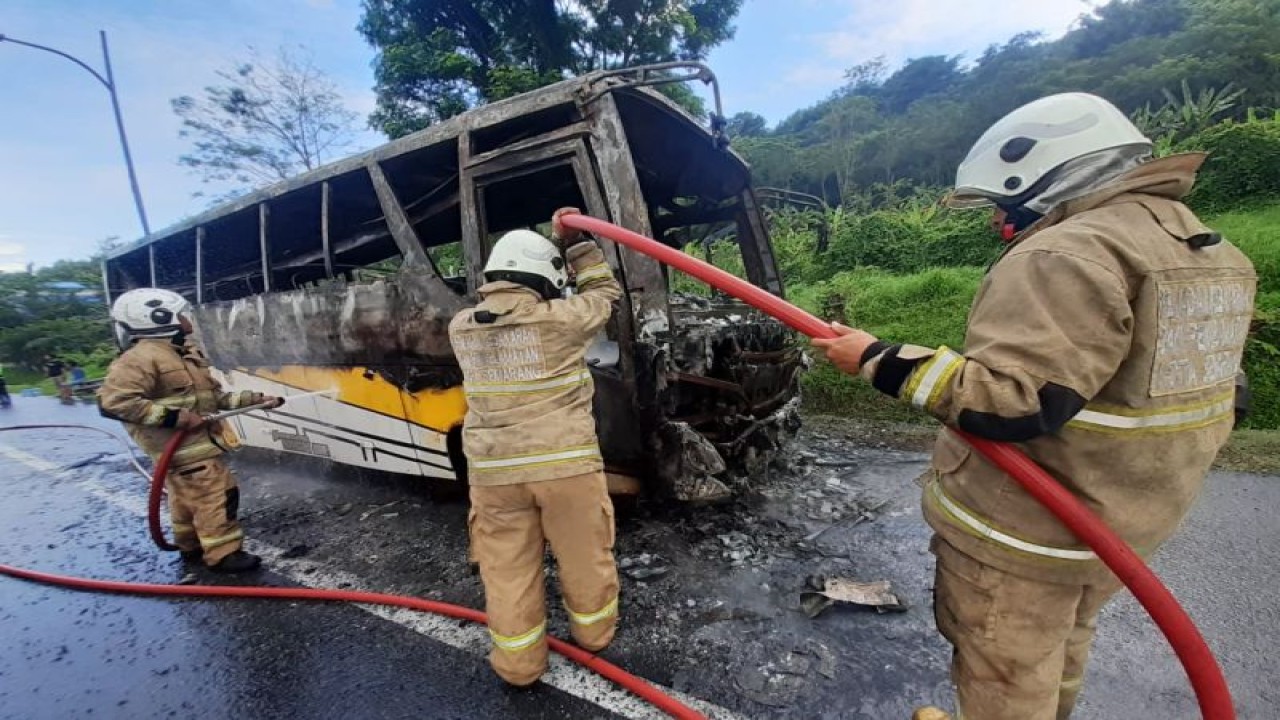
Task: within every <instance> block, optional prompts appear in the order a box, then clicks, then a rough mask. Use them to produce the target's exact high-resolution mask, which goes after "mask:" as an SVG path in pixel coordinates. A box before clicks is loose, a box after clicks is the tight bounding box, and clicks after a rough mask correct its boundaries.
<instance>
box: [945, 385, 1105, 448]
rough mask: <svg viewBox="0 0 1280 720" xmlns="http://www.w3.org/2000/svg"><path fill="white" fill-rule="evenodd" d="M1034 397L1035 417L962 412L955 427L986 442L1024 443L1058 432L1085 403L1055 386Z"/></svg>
mask: <svg viewBox="0 0 1280 720" xmlns="http://www.w3.org/2000/svg"><path fill="white" fill-rule="evenodd" d="M1036 394H1037V395H1038V396H1039V398H1040V412H1038V413H1033V414H1031V415H1023V416H1022V417H1015V418H1007V417H1001V416H999V415H997V414H995V413H989V412H979V411H977V410H962V411H961V412H960V417H959V418H958V422H957V424H958V425H959V426H960V429H961V430H964V431H966V432H971V433H973V434H974V435H977V436H978V437H984V438H986V439H988V440H996V441H998V442H1026V441H1027V440H1032V439H1034V438H1038V437H1040V436H1041V435H1051V434H1053V433H1056V432H1058V431H1059V430H1061V429H1062V427H1063V426H1064V425H1066V424H1067V421H1068V420H1070V419H1071V418H1073V417H1075V416H1076V413H1078V412H1080V410H1081V409H1082V408H1084V406H1085V402H1086V400H1085V399H1084V397H1082V396H1081V395H1080V394H1079V393H1077V392H1076V391H1075V390H1072V389H1071V388H1069V387H1064V386H1062V385H1057V384H1055V383H1045V385H1044V387H1042V388H1040V390H1039V392H1037V393H1036Z"/></svg>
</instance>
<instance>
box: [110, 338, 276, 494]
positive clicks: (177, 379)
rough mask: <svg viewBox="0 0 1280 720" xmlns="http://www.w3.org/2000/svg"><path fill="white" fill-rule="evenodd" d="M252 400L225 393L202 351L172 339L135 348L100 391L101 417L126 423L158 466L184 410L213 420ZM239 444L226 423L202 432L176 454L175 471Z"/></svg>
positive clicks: (114, 365) (116, 365) (119, 361)
mask: <svg viewBox="0 0 1280 720" xmlns="http://www.w3.org/2000/svg"><path fill="white" fill-rule="evenodd" d="M253 400H254V393H252V392H247V391H246V392H236V393H224V392H222V387H221V386H220V385H219V384H218V381H217V380H215V379H214V378H213V375H212V374H211V373H210V372H209V362H208V361H207V360H205V358H204V355H203V354H201V353H200V351H199V349H198V348H196V347H195V346H193V345H192V346H184V347H181V348H180V347H178V346H177V345H174V344H173V342H171V341H170V340H169V339H167V338H157V339H149V340H139V341H138V342H135V343H134V344H133V345H132V346H131V347H130V348H129V349H128V350H126V351H125V352H124V353H123V354H122V355H120V357H118V358H116V360H115V362H113V363H111V368H110V369H109V370H108V371H107V377H106V378H105V379H104V380H103V383H102V387H101V388H100V389H99V390H98V408H99V410H100V411H101V412H102V414H103V415H104V416H106V417H109V418H113V419H116V420H119V421H121V422H122V423H124V426H125V429H126V430H128V431H129V435H130V437H132V438H133V440H134V442H136V443H138V446H139V447H141V448H142V450H143V451H144V452H146V453H147V454H148V455H150V456H151V458H152V459H153V460H154V459H156V458H158V457H159V456H160V454H161V453H162V452H164V447H165V445H166V444H167V443H168V442H169V438H171V437H172V436H173V434H174V432H175V431H174V429H173V428H174V426H175V425H176V423H177V421H178V411H179V410H190V411H191V412H195V413H199V414H201V415H208V414H211V413H214V412H217V411H218V410H229V409H233V408H237V407H242V406H244V405H247V404H249V403H251V402H252V401H253ZM234 444H235V436H234V435H233V434H231V430H230V428H229V427H228V426H227V425H226V424H225V423H218V424H216V425H215V426H212V427H208V426H206V427H203V428H200V429H199V430H196V431H194V432H191V433H189V434H188V435H187V438H186V440H185V441H184V442H183V443H182V447H180V448H179V449H178V451H177V452H176V453H174V456H173V461H172V466H173V467H175V468H176V467H181V466H183V465H189V464H191V463H195V462H199V461H201V460H208V459H209V458H213V457H217V456H219V455H221V454H222V453H223V452H225V451H226V449H228V448H229V447H231V446H233V445H234Z"/></svg>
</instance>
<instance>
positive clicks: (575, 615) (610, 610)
mask: <svg viewBox="0 0 1280 720" xmlns="http://www.w3.org/2000/svg"><path fill="white" fill-rule="evenodd" d="M564 609H565V610H567V611H568V612H569V620H570V621H572V622H573V623H574V624H575V625H595V624H596V623H598V622H600V621H601V620H608V619H609V618H611V617H614V616H615V615H617V614H618V598H617V596H616V595H615V596H614V598H613V599H612V600H610V601H609V602H607V603H605V606H604V607H603V608H600V609H599V610H597V611H595V612H593V613H579V612H574V611H573V608H571V607H569V606H568V605H565V608H564Z"/></svg>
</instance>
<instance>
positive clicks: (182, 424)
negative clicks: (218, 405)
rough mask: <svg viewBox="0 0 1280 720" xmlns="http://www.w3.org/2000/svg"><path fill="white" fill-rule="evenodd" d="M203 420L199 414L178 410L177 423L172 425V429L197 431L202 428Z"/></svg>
mask: <svg viewBox="0 0 1280 720" xmlns="http://www.w3.org/2000/svg"><path fill="white" fill-rule="evenodd" d="M204 423H205V419H204V416H203V415H201V414H200V413H194V412H191V411H190V410H179V411H178V421H177V422H176V423H174V427H178V428H182V429H183V430H198V429H200V428H202V427H204Z"/></svg>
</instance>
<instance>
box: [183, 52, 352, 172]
mask: <svg viewBox="0 0 1280 720" xmlns="http://www.w3.org/2000/svg"><path fill="white" fill-rule="evenodd" d="M217 74H218V77H219V78H220V79H221V80H222V82H223V84H220V85H211V86H208V87H206V88H205V89H204V94H203V96H201V97H199V98H195V97H191V96H189V95H184V96H182V97H179V98H175V99H174V100H172V101H171V104H172V106H173V111H174V112H175V113H177V115H178V117H180V118H182V131H181V132H180V133H179V134H180V135H181V136H182V137H184V138H190V139H191V141H192V144H193V149H192V151H191V152H190V153H188V154H186V155H183V156H182V157H181V158H179V162H180V163H181V164H183V165H185V166H187V167H189V168H191V169H192V170H193V171H195V172H196V173H198V174H199V175H200V177H201V178H202V180H203V181H204V182H206V183H220V184H227V183H229V184H231V185H232V186H233V188H234V189H233V191H232V192H233V194H238V193H239V192H243V191H244V190H246V189H250V188H252V187H256V186H261V185H265V184H268V183H272V182H277V181H280V180H285V179H288V178H290V177H293V176H294V175H297V174H298V173H301V172H304V171H306V170H311V169H313V168H316V167H318V166H320V165H321V164H323V163H324V162H325V161H326V160H329V159H331V158H334V157H336V156H337V155H339V154H341V153H343V151H345V150H346V149H347V148H349V147H350V145H351V142H352V139H353V137H354V134H355V127H356V126H355V122H356V117H357V116H356V114H355V113H354V112H351V111H350V110H347V109H346V107H344V105H343V102H342V96H341V94H340V93H339V92H338V88H337V86H336V85H335V84H334V82H333V81H332V80H331V79H330V78H329V77H328V76H326V75H325V74H324V73H323V72H321V71H320V70H319V69H318V68H317V67H316V66H315V65H314V64H313V63H312V62H311V59H310V57H309V56H307V55H306V54H302V55H295V54H293V53H291V52H289V51H287V50H284V49H281V50H280V51H279V53H278V54H277V56H276V57H275V58H274V59H273V60H271V61H270V62H264V61H263V60H262V58H260V57H259V56H257V54H256V53H255V54H254V56H253V58H252V59H251V61H250V62H246V63H242V64H239V65H237V66H235V67H234V68H233V69H231V70H221V71H219V72H218V73H217Z"/></svg>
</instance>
